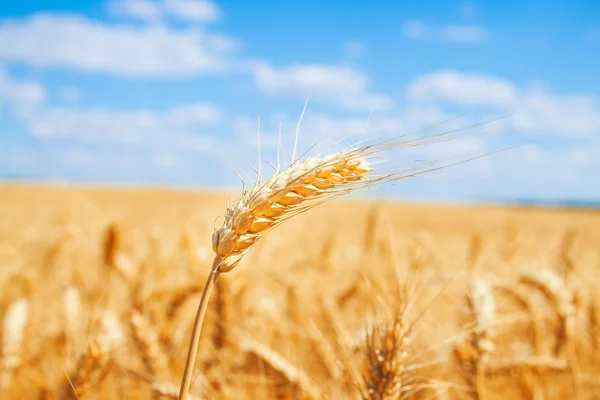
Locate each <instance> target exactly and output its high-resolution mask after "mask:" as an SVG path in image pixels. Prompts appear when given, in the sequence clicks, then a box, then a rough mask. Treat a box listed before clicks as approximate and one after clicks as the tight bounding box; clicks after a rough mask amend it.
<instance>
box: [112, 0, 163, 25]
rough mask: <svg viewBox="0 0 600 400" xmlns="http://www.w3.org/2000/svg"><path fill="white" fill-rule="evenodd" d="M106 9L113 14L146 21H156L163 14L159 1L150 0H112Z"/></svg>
mask: <svg viewBox="0 0 600 400" xmlns="http://www.w3.org/2000/svg"><path fill="white" fill-rule="evenodd" d="M108 9H109V11H110V12H111V13H112V14H114V15H117V16H127V17H132V18H135V19H140V20H142V21H147V22H158V21H159V20H160V19H161V17H162V14H163V13H162V10H161V9H160V5H159V3H158V2H156V1H151V0H114V1H111V2H110V3H108Z"/></svg>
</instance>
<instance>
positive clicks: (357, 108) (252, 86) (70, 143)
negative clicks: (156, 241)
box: [0, 0, 600, 201]
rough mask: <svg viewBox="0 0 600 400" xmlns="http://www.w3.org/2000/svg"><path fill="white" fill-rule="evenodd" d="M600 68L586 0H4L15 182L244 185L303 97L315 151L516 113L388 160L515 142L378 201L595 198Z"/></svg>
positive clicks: (599, 27) (599, 165) (593, 14)
mask: <svg viewBox="0 0 600 400" xmlns="http://www.w3.org/2000/svg"><path fill="white" fill-rule="evenodd" d="M27 3H30V4H31V5H28V4H27ZM598 71H600V5H599V4H597V2H594V1H591V0H590V1H575V0H572V1H563V2H561V1H554V2H548V1H513V0H508V1H504V2H491V1H490V2H483V1H480V2H460V1H458V2H452V1H427V0H424V1H419V2H400V1H392V0H389V1H378V2H350V1H342V0H337V1H336V0H333V1H328V2H324V1H316V0H303V1H295V0H290V1H273V0H264V1H252V2H249V1H247V2H243V1H232V0H229V1H220V2H219V1H217V2H215V1H212V0H114V1H111V0H108V1H92V0H85V1H74V0H62V1H43V0H41V1H37V2H16V1H3V2H1V4H0V177H4V178H9V179H33V180H52V181H56V180H59V181H71V182H85V183H106V182H110V183H118V184H131V183H135V184H169V185H185V186H194V187H236V186H239V183H238V182H239V178H238V176H237V174H236V173H235V172H233V170H232V169H231V168H230V165H231V166H233V168H235V169H236V170H240V171H244V170H245V169H246V170H247V169H248V168H247V167H246V164H245V162H244V161H243V160H244V159H247V160H248V162H249V163H251V164H254V165H256V158H257V157H256V153H257V147H258V146H257V125H258V117H259V116H260V127H261V136H262V140H261V149H262V155H263V157H264V158H265V159H267V160H270V161H272V162H273V163H276V158H277V151H276V149H277V147H278V132H279V129H280V127H281V132H282V139H281V146H280V147H281V149H282V152H281V155H280V157H281V162H282V163H283V162H285V161H286V160H288V159H289V158H290V155H291V150H290V149H291V148H293V142H294V134H295V130H296V125H297V122H298V119H299V116H300V114H301V112H302V109H303V106H304V103H305V100H306V99H308V107H307V111H306V114H305V116H304V119H303V120H302V123H301V124H300V130H299V148H300V149H306V148H308V147H309V146H311V145H312V144H314V143H315V142H316V141H317V140H319V139H321V138H323V137H324V136H325V135H327V137H328V138H335V139H341V138H343V137H345V136H347V135H350V136H349V138H348V139H347V140H351V139H352V138H355V139H357V140H363V139H370V138H385V137H391V136H394V135H399V134H403V133H407V132H410V131H413V130H416V129H419V128H424V127H426V126H429V125H432V124H436V123H439V122H441V121H443V120H446V119H448V118H452V117H455V116H457V115H462V114H465V115H464V116H462V117H460V118H459V119H458V120H454V121H452V122H451V123H449V124H447V125H445V126H444V127H448V128H453V127H456V126H459V125H461V124H462V125H468V124H471V123H474V122H478V121H485V120H489V119H492V118H495V117H501V116H506V115H508V116H507V117H505V118H503V119H501V120H500V121H498V122H496V123H493V124H491V125H490V126H487V127H482V128H480V129H479V130H474V131H469V132H468V133H465V134H464V135H462V136H461V134H459V136H461V138H460V139H458V140H456V141H453V142H448V143H445V144H444V145H442V146H440V145H437V146H428V147H425V148H422V149H420V150H418V151H414V150H411V151H405V152H398V153H394V154H393V155H392V158H393V159H394V160H395V161H399V162H400V163H401V164H403V165H410V163H411V162H421V161H420V160H430V159H439V158H448V157H456V156H458V157H468V156H470V155H474V154H479V153H481V152H489V151H494V150H497V149H501V148H504V147H507V146H512V145H519V147H517V148H515V149H512V150H509V151H506V152H503V153H501V154H496V155H493V156H490V157H486V158H484V159H482V160H479V161H476V162H472V163H468V164H467V165H464V166H462V167H460V168H456V169H448V170H445V171H443V172H440V173H438V174H434V175H433V176H429V177H423V178H418V179H410V180H405V181H400V182H398V183H397V184H395V185H393V186H388V187H385V188H382V189H379V190H378V191H376V193H379V194H381V195H395V196H401V197H409V198H421V199H452V200H475V201H477V200H482V199H508V200H511V199H519V198H536V199H544V200H556V199H586V200H598V199H600V79H599V73H598ZM484 131H492V133H490V134H487V135H483V134H480V132H484ZM249 171H251V170H249Z"/></svg>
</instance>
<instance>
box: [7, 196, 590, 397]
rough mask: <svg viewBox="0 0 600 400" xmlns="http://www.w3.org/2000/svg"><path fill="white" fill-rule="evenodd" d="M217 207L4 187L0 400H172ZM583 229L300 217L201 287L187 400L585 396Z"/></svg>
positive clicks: (353, 215)
mask: <svg viewBox="0 0 600 400" xmlns="http://www.w3.org/2000/svg"><path fill="white" fill-rule="evenodd" d="M228 197H229V196H228V195H225V194H220V195H219V194H212V193H202V192H191V191H188V192H183V191H179V192H178V191H171V190H164V189H93V188H88V189H84V188H68V187H51V186H42V185H40V186H26V185H3V186H2V187H1V188H0V198H1V199H2V201H0V221H1V222H0V243H1V247H0V263H1V264H2V270H1V271H2V273H1V274H0V287H1V288H2V293H3V294H2V298H1V303H0V307H1V308H0V310H1V315H2V317H3V318H2V320H3V322H4V323H3V331H2V332H3V342H2V345H3V347H2V348H3V358H2V361H3V366H4V368H3V381H2V382H3V388H2V390H3V392H2V393H3V396H4V397H3V398H25V399H29V398H31V399H34V398H77V397H76V396H79V398H150V397H154V398H160V397H161V396H166V398H170V397H173V398H176V397H175V395H174V394H173V393H175V394H176V393H177V390H178V384H179V380H180V377H181V374H182V368H183V362H184V360H185V355H186V352H187V344H188V340H189V333H190V329H191V323H192V316H193V314H194V311H195V307H196V306H197V302H198V300H199V295H200V291H201V289H202V287H203V285H204V281H205V278H206V275H207V273H208V271H209V268H210V264H211V261H212V257H213V253H212V249H211V248H210V235H211V233H212V230H213V222H214V219H215V216H216V215H219V214H222V210H223V209H224V203H225V202H226V200H227V199H228ZM599 222H600V214H598V212H597V211H594V210H577V209H570V210H569V209H551V208H548V209H541V208H538V209H535V208H529V207H506V206H504V207H502V206H479V207H475V206H471V207H466V206H441V205H417V204H402V203H393V202H389V203H382V202H374V201H364V200H361V201H356V200H348V201H338V202H336V203H332V204H330V205H328V206H326V207H324V208H321V209H317V210H314V211H311V212H309V213H308V214H306V215H304V216H301V217H298V218H295V219H294V220H292V221H290V222H289V223H286V224H284V225H283V226H281V227H279V228H276V230H275V231H274V232H273V233H272V234H270V235H267V237H266V238H265V239H264V240H262V241H260V242H259V243H258V244H257V246H256V248H254V249H253V250H252V251H251V253H250V254H249V255H248V256H247V257H246V258H245V259H244V260H243V261H242V263H241V264H240V265H239V266H238V267H237V268H236V269H235V271H233V272H232V273H229V274H225V275H223V276H222V277H221V279H220V280H219V281H218V282H219V283H218V286H217V290H216V293H215V294H214V297H213V299H212V300H213V302H212V303H211V305H210V306H209V311H208V317H207V322H206V323H205V329H204V332H203V337H202V340H201V351H200V354H199V364H198V378H197V379H196V380H195V383H194V385H193V386H192V393H193V394H194V395H195V396H197V397H198V398H248V399H249V398H276V397H282V398H360V394H361V390H362V394H363V397H366V398H431V397H434V398H438V397H439V398H506V396H507V395H509V394H510V395H511V396H514V397H515V398H556V399H559V398H563V399H564V398H589V399H594V398H597V397H598V395H599V388H598V384H599V383H600V382H598V381H597V378H596V376H597V373H598V367H597V366H598V360H599V358H598V357H599V354H600V352H599V350H598V346H599V343H600V328H599V325H598V312H599V311H600V310H599V309H598V298H597V293H596V287H597V284H598V275H597V274H596V272H595V271H597V269H598V264H599V263H600V248H599V247H598V243H599V242H600V230H599V229H598V226H600V224H599ZM405 284H406V285H407V286H408V287H404V286H403V285H405ZM23 304H26V305H27V306H26V307H25V308H26V310H25V314H24V315H23ZM405 306H408V307H407V308H406V309H405V308H404V307H405ZM19 307H20V308H19ZM15 310H16V311H15ZM19 310H20V312H21V314H19V312H18V311H19ZM398 310H405V313H400V314H398V312H399V311H398ZM15 313H16V314H17V315H21V319H19V317H18V316H17V317H15ZM107 315H108V316H110V317H107ZM398 315H401V318H400V322H401V325H402V326H403V327H404V328H403V329H399V328H398V326H397V325H395V324H394V323H393V322H394V321H396V324H398V319H396V317H397V316H398ZM19 321H20V326H21V327H22V329H23V330H22V332H21V333H17V334H15V332H13V331H12V330H14V328H15V326H16V327H17V328H18V326H19ZM390 321H391V322H390ZM413 323H414V326H413ZM11 324H12V325H11ZM11 326H12V328H11ZM409 326H410V327H412V329H411V331H410V332H408V331H407V327H409ZM394 327H396V328H394ZM11 329H12V330H11ZM17 330H18V329H17ZM11 332H12V334H11ZM19 335H21V336H20V337H19ZM15 336H17V339H15ZM393 338H396V339H397V340H396V342H395V345H394V346H395V347H394V346H392V345H391V344H390V343H391V342H390V341H391V339H393ZM102 340H104V341H105V343H104V344H102V345H101V346H99V347H96V348H95V347H93V344H94V341H96V344H97V343H98V341H100V343H103V342H102ZM390 346H391V348H392V349H391V350H390ZM90 348H91V349H96V350H97V352H96V353H94V352H92V353H90ZM98 349H103V350H102V351H105V352H106V354H105V355H104V356H103V357H99V356H98V351H100V350H98ZM392 350H393V351H392ZM386 352H387V353H386ZM90 354H94V356H91V355H90ZM369 356H371V357H369ZM86 357H87V359H86ZM82 360H83V361H82ZM86 360H87V361H86ZM86 363H87V364H86ZM88 364H92V367H90V366H89V365H88ZM86 368H87V370H86ZM81 375H86V376H83V377H82V376H81ZM67 376H69V379H67ZM69 381H70V382H71V383H69ZM161 385H162V386H161ZM169 385H170V386H169ZM355 385H358V387H356V386H355ZM74 388H76V392H77V395H75V390H74ZM359 388H360V390H359ZM168 389H170V390H171V394H169V393H168ZM369 389H370V390H371V391H370V392H369ZM161 393H162V394H161Z"/></svg>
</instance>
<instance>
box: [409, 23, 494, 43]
mask: <svg viewBox="0 0 600 400" xmlns="http://www.w3.org/2000/svg"><path fill="white" fill-rule="evenodd" d="M402 33H403V34H404V36H406V37H407V38H410V39H418V40H428V41H430V42H447V43H463V44H469V43H470V44H472V43H480V42H483V41H485V39H486V37H487V30H486V29H485V28H484V27H483V26H481V25H460V24H452V25H444V26H440V27H436V26H429V25H427V24H426V23H424V22H423V21H418V20H410V21H406V22H404V24H403V25H402Z"/></svg>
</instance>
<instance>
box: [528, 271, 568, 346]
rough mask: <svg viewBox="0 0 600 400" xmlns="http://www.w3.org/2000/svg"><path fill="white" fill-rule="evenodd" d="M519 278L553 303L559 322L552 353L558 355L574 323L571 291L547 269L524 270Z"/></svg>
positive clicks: (566, 344) (566, 341)
mask: <svg viewBox="0 0 600 400" xmlns="http://www.w3.org/2000/svg"><path fill="white" fill-rule="evenodd" d="M520 280H521V282H522V283H524V284H526V285H529V286H533V287H535V288H537V289H538V290H540V291H541V292H542V293H543V294H544V295H545V296H546V298H548V300H550V302H552V303H553V305H554V308H555V310H556V314H557V315H558V318H559V322H560V326H559V329H558V332H557V335H556V336H557V337H556V344H555V346H554V354H555V355H556V356H558V355H560V354H561V352H562V350H563V349H564V348H565V347H567V346H568V344H569V339H570V338H571V335H572V332H573V326H574V324H575V312H576V309H575V304H574V296H573V293H572V291H571V290H569V288H567V286H566V285H565V283H564V281H563V280H562V279H561V278H560V277H559V276H557V275H556V274H554V273H553V272H552V271H550V270H548V269H542V270H539V271H525V272H523V273H522V274H521V277H520Z"/></svg>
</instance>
